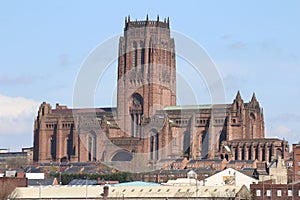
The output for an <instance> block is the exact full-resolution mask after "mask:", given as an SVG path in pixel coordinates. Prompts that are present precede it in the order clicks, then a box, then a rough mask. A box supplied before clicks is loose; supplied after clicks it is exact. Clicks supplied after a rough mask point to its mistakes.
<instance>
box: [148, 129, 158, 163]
mask: <svg viewBox="0 0 300 200" xmlns="http://www.w3.org/2000/svg"><path fill="white" fill-rule="evenodd" d="M150 135H151V136H150V160H158V159H159V134H158V132H157V130H155V129H153V130H152V131H151V133H150Z"/></svg>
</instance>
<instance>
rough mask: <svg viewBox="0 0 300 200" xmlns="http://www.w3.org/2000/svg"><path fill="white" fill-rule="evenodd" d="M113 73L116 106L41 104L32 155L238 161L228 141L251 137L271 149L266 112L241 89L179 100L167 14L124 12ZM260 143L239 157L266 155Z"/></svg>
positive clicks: (80, 159)
mask: <svg viewBox="0 0 300 200" xmlns="http://www.w3.org/2000/svg"><path fill="white" fill-rule="evenodd" d="M117 77H118V93H117V108H93V109H76V108H75V109H70V108H68V107H66V106H61V105H59V104H57V105H56V107H55V108H52V107H51V105H50V104H47V103H46V102H44V103H42V104H41V105H40V108H39V111H38V116H37V118H36V120H35V125H34V160H35V161H38V162H51V161H60V160H69V161H74V162H85V161H102V162H114V161H130V160H133V159H140V158H137V156H136V155H138V154H143V159H144V160H143V162H140V163H143V164H145V165H147V166H148V165H149V166H153V165H156V163H157V161H158V160H161V159H170V158H171V159H177V158H182V157H188V158H191V159H201V158H207V159H216V158H217V159H224V158H226V159H236V160H239V159H242V156H240V153H239V150H237V154H236V155H237V156H235V155H233V154H232V152H234V151H235V149H237V148H235V147H234V145H233V144H237V145H238V146H239V147H240V146H243V147H245V145H246V144H245V142H244V141H250V140H253V139H255V140H256V141H257V142H258V143H256V145H260V146H261V145H263V146H264V147H265V148H266V149H267V150H265V151H264V152H265V154H266V152H271V153H274V152H273V150H272V151H271V150H269V149H270V148H273V146H272V141H271V140H265V139H264V136H265V135H264V117H263V112H262V108H261V107H260V105H259V102H258V101H257V99H256V97H255V94H253V96H252V98H251V100H250V101H249V102H244V100H243V99H242V97H241V95H240V93H239V92H238V93H237V95H236V97H235V99H234V100H233V102H232V103H229V104H218V105H194V106H178V105H177V104H176V54H175V41H174V39H173V38H172V37H171V34H170V23H169V19H165V20H164V21H160V20H159V18H158V19H157V20H153V21H151V20H148V17H147V19H146V20H145V21H130V18H126V20H125V29H124V35H123V36H122V37H121V38H120V40H119V57H118V75H117ZM237 140H239V141H237ZM224 141H226V142H230V141H234V142H233V143H226V144H225V143H224V144H223V142H224ZM276 141H277V140H276ZM269 142H270V145H269ZM242 143H243V144H242ZM266 144H268V145H266ZM285 144H286V143H284V145H281V146H276V151H279V152H280V153H281V154H282V156H283V157H285V156H286V152H288V149H286V148H287V147H286V146H285ZM224 145H225V146H226V147H225V146H224ZM247 145H248V144H247ZM247 145H246V147H247ZM252 146H253V147H254V145H252ZM260 146H256V147H257V148H256V149H257V150H256V151H257V153H254V154H252V156H251V157H248V156H246V155H244V156H243V158H244V159H245V160H247V159H251V160H255V159H257V160H264V159H269V158H265V157H266V156H262V154H263V153H262V152H261V151H259V149H260ZM224 148H226V149H227V150H226V151H224ZM241 152H244V150H241ZM243 154H245V153H243ZM247 155H248V154H247ZM249 155H250V154H249ZM272 155H273V154H272ZM267 157H268V156H267Z"/></svg>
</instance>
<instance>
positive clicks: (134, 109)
mask: <svg viewBox="0 0 300 200" xmlns="http://www.w3.org/2000/svg"><path fill="white" fill-rule="evenodd" d="M143 103H144V100H143V97H142V96H141V95H140V94H138V93H134V94H133V95H132V96H131V102H130V106H129V107H130V108H129V109H130V115H131V131H130V132H131V137H141V135H142V129H141V122H142V115H143Z"/></svg>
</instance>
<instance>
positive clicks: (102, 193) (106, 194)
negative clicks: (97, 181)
mask: <svg viewBox="0 0 300 200" xmlns="http://www.w3.org/2000/svg"><path fill="white" fill-rule="evenodd" d="M104 188H107V191H106V190H104ZM12 195H14V196H17V197H18V199H28V200H29V199H62V200H64V199H107V200H109V199H114V200H116V199H131V200H133V199H151V200H156V199H157V200H166V199H168V200H171V199H174V200H175V199H178V200H182V199H228V198H230V199H250V192H249V191H248V189H247V188H246V187H245V186H222V187H220V186H202V187H196V186H193V187H183V186H180V187H176V186H136V185H135V186H110V187H107V186H98V185H97V186H95V185H93V186H52V187H27V188H26V187H20V188H16V190H15V191H14V192H13V193H12Z"/></svg>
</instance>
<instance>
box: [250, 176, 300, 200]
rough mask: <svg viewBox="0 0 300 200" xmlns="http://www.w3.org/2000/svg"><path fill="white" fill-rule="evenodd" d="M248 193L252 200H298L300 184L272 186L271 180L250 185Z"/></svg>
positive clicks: (299, 199)
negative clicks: (249, 192)
mask: <svg viewBox="0 0 300 200" xmlns="http://www.w3.org/2000/svg"><path fill="white" fill-rule="evenodd" d="M250 191H251V195H252V199H253V200H261V199H273V200H276V199H287V200H288V199H291V200H292V199H293V200H300V183H296V184H274V183H272V181H271V180H269V181H265V182H259V183H258V184H251V185H250Z"/></svg>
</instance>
